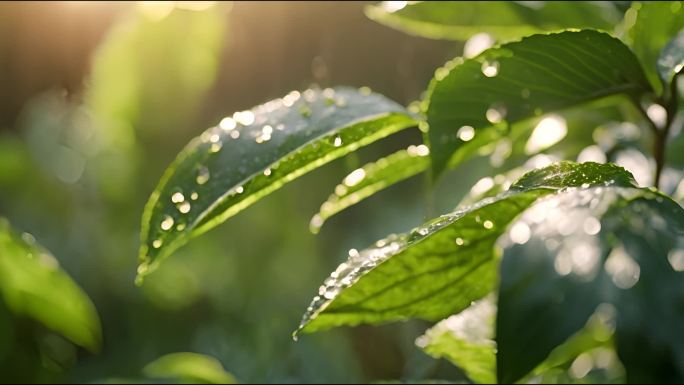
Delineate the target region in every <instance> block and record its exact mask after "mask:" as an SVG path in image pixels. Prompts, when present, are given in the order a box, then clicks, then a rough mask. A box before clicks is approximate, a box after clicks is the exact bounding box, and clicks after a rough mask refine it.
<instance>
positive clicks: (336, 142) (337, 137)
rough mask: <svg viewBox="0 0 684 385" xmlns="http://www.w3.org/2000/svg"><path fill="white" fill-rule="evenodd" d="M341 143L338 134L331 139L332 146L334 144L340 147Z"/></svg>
mask: <svg viewBox="0 0 684 385" xmlns="http://www.w3.org/2000/svg"><path fill="white" fill-rule="evenodd" d="M341 145H342V138H340V137H339V135H338V136H336V137H335V139H334V140H333V146H335V147H340V146H341Z"/></svg>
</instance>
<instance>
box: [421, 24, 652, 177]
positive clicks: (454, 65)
mask: <svg viewBox="0 0 684 385" xmlns="http://www.w3.org/2000/svg"><path fill="white" fill-rule="evenodd" d="M649 90H650V86H649V84H648V81H647V80H646V78H645V76H644V73H643V71H642V69H641V66H640V65H639V62H638V61H637V59H636V57H635V56H634V54H633V53H632V52H631V51H630V50H629V49H628V48H627V47H626V46H625V45H624V44H623V43H622V42H620V41H619V40H618V39H616V38H613V37H611V36H610V35H608V34H605V33H601V32H597V31H591V30H585V31H577V32H571V31H567V32H562V33H556V34H548V35H533V36H529V37H526V38H524V39H522V40H521V41H518V42H514V43H508V44H503V45H501V46H499V47H496V48H491V49H489V50H486V51H485V52H483V53H482V54H480V55H479V56H477V57H475V58H473V59H468V60H465V61H463V60H462V59H455V60H453V61H451V62H450V63H447V65H446V66H445V67H444V68H440V69H439V70H437V71H436V72H435V78H434V79H433V82H432V84H431V86H430V94H429V99H428V107H427V121H428V124H429V132H428V137H429V144H430V153H431V157H432V167H433V170H434V171H435V173H436V174H438V173H439V172H441V171H442V170H443V169H444V168H445V167H446V166H447V164H449V163H450V164H451V165H452V166H453V165H455V164H458V163H459V162H461V161H463V160H464V159H466V158H467V157H469V156H471V155H472V154H473V153H474V152H475V151H476V150H477V148H479V147H480V146H482V145H486V144H488V143H490V142H492V141H493V140H495V139H498V138H499V137H501V136H502V135H503V134H505V133H506V132H507V124H510V123H514V122H517V121H520V120H522V119H527V118H530V117H533V116H537V115H541V114H542V113H547V112H550V111H554V110H559V109H564V108H568V107H571V106H574V105H577V104H580V103H583V102H586V101H589V100H593V99H598V98H602V97H606V96H609V95H613V94H620V93H626V94H630V95H633V96H638V95H639V94H642V93H644V92H648V91H649Z"/></svg>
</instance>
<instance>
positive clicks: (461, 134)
mask: <svg viewBox="0 0 684 385" xmlns="http://www.w3.org/2000/svg"><path fill="white" fill-rule="evenodd" d="M456 135H458V138H459V139H461V140H462V141H464V142H468V141H470V140H472V139H473V138H474V137H475V129H474V128H473V127H471V126H463V127H461V128H459V129H458V132H457V133H456Z"/></svg>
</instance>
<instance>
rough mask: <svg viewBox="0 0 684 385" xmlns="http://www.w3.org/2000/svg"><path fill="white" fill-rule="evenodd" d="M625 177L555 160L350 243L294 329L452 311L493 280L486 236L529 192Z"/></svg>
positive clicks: (606, 168)
mask: <svg viewBox="0 0 684 385" xmlns="http://www.w3.org/2000/svg"><path fill="white" fill-rule="evenodd" d="M633 183H634V182H633V180H632V179H631V175H630V174H629V173H628V172H626V171H624V170H623V169H622V168H620V167H617V166H614V165H601V164H597V163H582V164H577V163H573V162H563V163H558V164H555V165H552V166H549V167H546V168H543V169H538V170H534V171H532V172H529V173H527V174H526V175H525V176H523V177H522V178H521V179H520V180H518V182H516V183H515V184H514V185H513V186H511V188H510V190H509V191H507V192H505V193H503V194H500V195H498V196H497V197H495V198H489V199H485V200H483V201H481V202H479V203H477V204H475V205H473V206H470V207H465V208H461V209H460V210H457V211H455V212H453V213H451V214H447V215H443V216H441V217H439V218H437V219H435V220H433V221H431V222H428V223H426V224H425V225H423V226H422V227H420V228H417V229H415V230H413V231H412V232H411V233H409V234H402V235H393V236H390V237H388V238H387V239H384V240H381V241H378V242H377V243H376V244H375V246H374V247H371V248H368V249H365V250H363V251H361V252H357V251H356V250H351V251H350V256H349V259H348V260H347V261H346V262H345V263H343V264H341V265H340V266H339V267H338V268H337V270H335V271H334V272H333V273H332V274H331V275H330V277H329V278H328V279H327V280H326V281H325V282H324V284H323V285H322V286H321V287H320V288H319V291H318V296H316V297H315V298H314V299H313V301H312V303H311V306H310V307H309V308H308V309H307V312H306V314H305V315H304V318H303V320H302V323H301V325H300V328H299V330H298V331H297V332H304V333H310V332H315V331H319V330H324V329H329V328H331V327H335V326H340V325H358V324H361V323H371V324H378V323H385V322H390V321H397V320H405V319H408V318H413V317H417V318H422V319H426V320H434V321H436V320H439V319H442V318H444V317H446V316H448V315H450V314H454V313H458V312H459V311H461V310H463V309H465V308H467V307H468V306H469V305H470V303H471V302H472V301H474V300H477V299H479V298H482V297H484V296H485V295H487V294H488V293H489V292H491V290H492V289H493V288H494V285H495V280H496V269H497V268H496V266H497V258H496V256H497V254H498V253H497V251H496V250H495V249H494V243H495V242H496V240H497V238H498V237H499V236H500V235H501V234H503V232H504V231H505V230H506V227H507V225H508V224H509V223H510V222H511V221H512V220H513V219H514V218H515V217H517V216H518V215H519V214H520V213H521V212H523V211H524V210H525V209H526V208H527V207H528V206H529V205H531V204H532V203H533V202H534V201H535V200H536V199H537V198H539V197H540V196H543V195H546V194H550V193H552V192H554V191H556V190H558V189H562V188H567V187H572V186H575V187H580V186H584V187H586V186H591V185H603V184H624V185H628V186H632V185H633Z"/></svg>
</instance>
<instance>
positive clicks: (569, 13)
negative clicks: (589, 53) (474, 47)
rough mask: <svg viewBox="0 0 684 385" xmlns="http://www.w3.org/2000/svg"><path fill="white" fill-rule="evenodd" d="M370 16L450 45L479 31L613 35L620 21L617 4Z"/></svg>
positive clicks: (371, 12) (457, 6)
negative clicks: (582, 31) (576, 30)
mask: <svg viewBox="0 0 684 385" xmlns="http://www.w3.org/2000/svg"><path fill="white" fill-rule="evenodd" d="M366 15H367V16H368V17H369V18H371V19H373V20H375V21H377V22H379V23H382V24H384V25H387V26H389V27H392V28H395V29H398V30H400V31H403V32H406V33H409V34H412V35H417V36H422V37H427V38H432V39H450V40H466V39H468V38H469V37H470V36H472V35H474V34H476V33H479V32H485V33H488V34H490V35H492V36H494V37H495V38H497V39H510V38H519V37H521V36H524V35H528V34H532V33H536V32H543V31H551V30H558V29H565V28H600V29H606V30H608V29H611V28H612V26H613V24H614V23H615V22H617V21H618V20H619V17H618V14H617V12H616V9H615V7H613V6H612V4H600V3H596V2H588V1H574V2H567V1H544V2H538V3H537V4H529V3H528V4H524V2H514V1H497V2H484V1H469V2H463V1H440V2H437V1H420V2H408V3H407V2H401V1H384V2H382V3H380V4H379V5H371V6H368V7H367V8H366Z"/></svg>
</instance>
